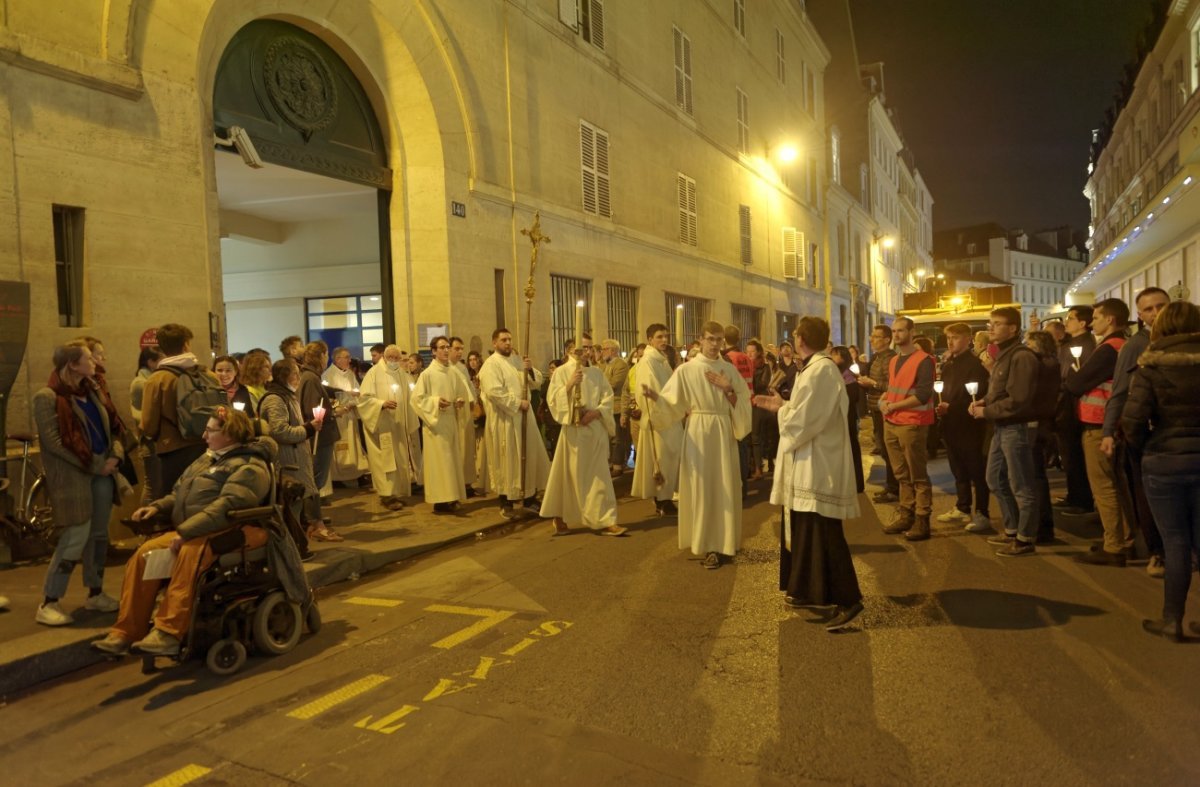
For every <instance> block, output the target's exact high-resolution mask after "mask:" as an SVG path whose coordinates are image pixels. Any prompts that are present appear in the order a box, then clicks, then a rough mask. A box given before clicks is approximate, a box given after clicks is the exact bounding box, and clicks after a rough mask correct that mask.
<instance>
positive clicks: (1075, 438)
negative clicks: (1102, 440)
mask: <svg viewBox="0 0 1200 787" xmlns="http://www.w3.org/2000/svg"><path fill="white" fill-rule="evenodd" d="M1058 453H1059V455H1060V456H1062V463H1063V472H1064V473H1066V475H1067V503H1068V504H1069V505H1072V506H1075V507H1076V508H1082V509H1084V510H1085V511H1091V510H1092V509H1093V508H1095V507H1096V503H1095V501H1094V500H1092V485H1091V484H1090V483H1089V482H1088V474H1087V462H1086V460H1085V459H1084V458H1083V426H1082V425H1080V423H1079V421H1078V419H1075V418H1069V419H1062V420H1060V421H1059V422H1058Z"/></svg>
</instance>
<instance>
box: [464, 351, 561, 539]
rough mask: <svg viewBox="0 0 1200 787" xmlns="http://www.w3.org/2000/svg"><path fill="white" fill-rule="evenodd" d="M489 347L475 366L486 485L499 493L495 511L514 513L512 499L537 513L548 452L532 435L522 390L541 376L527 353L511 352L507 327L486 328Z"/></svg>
mask: <svg viewBox="0 0 1200 787" xmlns="http://www.w3.org/2000/svg"><path fill="white" fill-rule="evenodd" d="M492 347H493V348H494V349H495V352H494V353H492V355H491V356H489V357H488V359H487V360H486V361H484V362H483V366H482V368H480V370H479V392H480V397H481V398H482V399H483V403H484V409H485V410H486V411H487V421H486V423H485V435H486V437H485V440H486V444H487V455H488V466H489V468H490V475H491V479H490V481H491V484H492V489H493V490H494V491H495V492H497V493H498V494H499V495H500V515H501V516H502V517H504V518H505V519H512V518H513V517H515V516H516V513H515V511H514V510H513V501H514V500H516V501H518V502H520V503H521V505H523V506H524V507H525V508H526V509H527V510H528V511H529V512H531V513H533V514H537V513H538V510H539V507H538V505H537V492H538V490H539V489H545V488H546V479H547V477H548V476H549V474H550V457H549V456H548V455H547V454H546V447H545V445H544V444H543V443H542V438H541V436H540V435H539V434H538V429H537V420H536V419H535V418H533V417H532V413H530V412H529V393H528V391H529V389H532V388H537V387H538V386H540V385H541V384H542V375H541V373H540V372H538V370H537V369H535V368H534V367H533V364H532V363H530V361H529V359H528V358H520V357H518V356H517V355H516V354H515V353H513V346H512V333H511V332H510V331H509V330H508V329H507V328H497V329H496V330H495V331H493V332H492ZM526 378H528V386H529V387H528V389H527V388H526V384H525V380H526ZM522 429H524V430H525V433H524V439H522V436H521V430H522ZM522 443H524V446H522ZM522 467H523V468H524V472H522Z"/></svg>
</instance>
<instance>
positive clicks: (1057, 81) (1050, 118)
mask: <svg viewBox="0 0 1200 787" xmlns="http://www.w3.org/2000/svg"><path fill="white" fill-rule="evenodd" d="M851 10H852V12H853V15H854V28H855V34H856V36H857V38H858V56H859V60H860V62H862V63H870V62H874V61H879V60H882V61H884V63H885V68H884V79H885V83H886V90H887V99H888V103H889V104H890V105H891V106H892V107H893V108H894V109H895V111H896V118H897V119H898V121H899V125H900V128H901V132H902V133H903V134H904V137H905V139H906V141H907V143H908V145H909V147H910V148H911V149H912V151H913V154H914V155H915V156H916V161H917V167H918V169H919V170H920V171H921V174H922V176H923V177H924V178H925V182H926V184H928V186H929V189H930V191H931V192H932V194H933V199H934V206H933V223H934V229H935V230H936V229H947V228H951V227H958V226H963V225H969V224H978V223H983V222H988V221H995V222H998V223H1000V224H1002V225H1004V226H1006V227H1009V228H1010V229H1013V228H1017V227H1021V228H1024V229H1026V230H1029V231H1035V230H1039V229H1043V228H1047V227H1054V226H1059V225H1062V224H1070V225H1071V226H1072V227H1074V228H1076V229H1080V230H1083V231H1085V232H1086V230H1087V223H1088V206H1087V201H1086V200H1085V199H1084V197H1083V194H1082V190H1083V185H1084V183H1085V181H1086V179H1087V163H1088V147H1089V144H1090V141H1091V130H1092V129H1093V128H1098V127H1099V126H1100V125H1101V123H1102V122H1103V118H1104V111H1105V109H1107V108H1108V107H1109V106H1110V105H1111V104H1112V102H1113V96H1114V94H1115V93H1116V92H1117V85H1118V83H1119V81H1120V78H1121V74H1122V72H1123V68H1124V66H1125V64H1126V63H1128V62H1130V61H1132V60H1133V58H1134V55H1135V45H1136V41H1137V39H1138V36H1139V34H1140V33H1141V32H1142V30H1143V29H1144V27H1145V25H1146V23H1147V22H1148V21H1149V19H1150V16H1151V14H1150V0H994V1H993V0H851Z"/></svg>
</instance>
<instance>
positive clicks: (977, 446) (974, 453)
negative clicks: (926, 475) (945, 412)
mask: <svg viewBox="0 0 1200 787" xmlns="http://www.w3.org/2000/svg"><path fill="white" fill-rule="evenodd" d="M942 432H943V434H944V437H945V440H946V458H947V459H948V460H949V461H950V472H951V473H952V474H953V475H954V489H955V491H956V492H957V493H958V500H957V501H955V505H956V506H957V508H958V510H959V511H962V512H963V513H964V514H970V513H971V510H972V509H971V492H972V491H974V493H975V508H974V510H975V511H977V512H979V513H980V514H983V515H984V516H987V515H988V485H987V458H986V457H985V456H984V451H983V438H984V434H985V432H986V429H985V425H984V423H983V421H978V420H975V419H972V420H971V421H963V422H959V421H952V422H950V423H948V424H944V427H943V429H942Z"/></svg>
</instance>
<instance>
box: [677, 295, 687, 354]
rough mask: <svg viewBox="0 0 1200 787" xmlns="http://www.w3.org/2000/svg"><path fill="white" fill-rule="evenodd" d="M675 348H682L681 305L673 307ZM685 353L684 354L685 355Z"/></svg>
mask: <svg viewBox="0 0 1200 787" xmlns="http://www.w3.org/2000/svg"><path fill="white" fill-rule="evenodd" d="M675 346H676V347H683V304H682V303H679V304H676V305H675ZM686 354H687V353H684V355H686Z"/></svg>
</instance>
